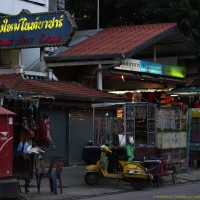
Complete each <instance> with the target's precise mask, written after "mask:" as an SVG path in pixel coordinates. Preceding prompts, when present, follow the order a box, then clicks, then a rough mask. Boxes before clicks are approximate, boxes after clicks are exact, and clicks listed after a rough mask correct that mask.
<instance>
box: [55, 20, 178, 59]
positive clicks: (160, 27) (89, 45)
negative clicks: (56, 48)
mask: <svg viewBox="0 0 200 200" xmlns="http://www.w3.org/2000/svg"><path fill="white" fill-rule="evenodd" d="M174 27H176V23H160V24H146V25H134V26H123V27H112V28H107V29H104V30H102V31H101V32H98V33H96V34H95V35H94V36H92V37H90V38H88V39H86V40H84V41H82V42H80V43H79V44H77V45H74V46H72V47H71V48H69V49H68V50H66V51H63V52H61V53H59V54H58V55H57V56H77V55H105V54H126V53H128V52H129V51H132V50H133V49H135V48H138V47H140V46H141V45H143V44H144V43H145V42H150V41H151V40H152V39H155V37H159V35H161V34H164V33H165V32H166V31H170V30H171V29H173V28H174Z"/></svg>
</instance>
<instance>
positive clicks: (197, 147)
mask: <svg viewBox="0 0 200 200" xmlns="http://www.w3.org/2000/svg"><path fill="white" fill-rule="evenodd" d="M187 159H188V163H189V165H190V166H191V167H192V166H194V161H196V162H197V166H198V167H200V108H190V109H189V111H188V143H187Z"/></svg>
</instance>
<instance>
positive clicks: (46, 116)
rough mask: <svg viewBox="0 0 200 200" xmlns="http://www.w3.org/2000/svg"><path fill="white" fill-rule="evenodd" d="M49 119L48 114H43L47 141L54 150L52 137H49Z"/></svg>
mask: <svg viewBox="0 0 200 200" xmlns="http://www.w3.org/2000/svg"><path fill="white" fill-rule="evenodd" d="M49 119H50V117H49V115H47V114H43V120H44V122H45V124H46V130H47V139H48V142H49V143H50V144H52V149H53V150H54V149H55V148H56V146H55V144H54V142H53V139H52V137H51V134H50V130H51V127H50V124H49Z"/></svg>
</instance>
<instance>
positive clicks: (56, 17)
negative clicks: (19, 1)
mask: <svg viewBox="0 0 200 200" xmlns="http://www.w3.org/2000/svg"><path fill="white" fill-rule="evenodd" d="M75 30H76V25H75V22H74V21H73V19H72V17H71V15H70V14H69V13H68V12H67V11H57V12H45V13H30V12H29V11H28V10H22V11H21V12H20V13H19V14H18V15H14V16H4V17H0V49H17V48H37V47H47V46H50V47H53V46H61V45H66V44H67V43H69V42H70V40H71V38H72V36H73V34H74V33H75Z"/></svg>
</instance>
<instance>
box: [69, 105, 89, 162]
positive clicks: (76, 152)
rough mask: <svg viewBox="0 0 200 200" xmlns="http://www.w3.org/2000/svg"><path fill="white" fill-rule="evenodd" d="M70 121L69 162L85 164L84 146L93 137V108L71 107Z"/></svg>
mask: <svg viewBox="0 0 200 200" xmlns="http://www.w3.org/2000/svg"><path fill="white" fill-rule="evenodd" d="M69 123H70V125H69V164H70V165H74V164H83V163H84V161H83V160H82V152H83V147H84V146H85V145H86V144H87V143H88V141H89V140H92V139H93V118H92V109H91V110H85V109H71V110H70V114H69Z"/></svg>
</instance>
